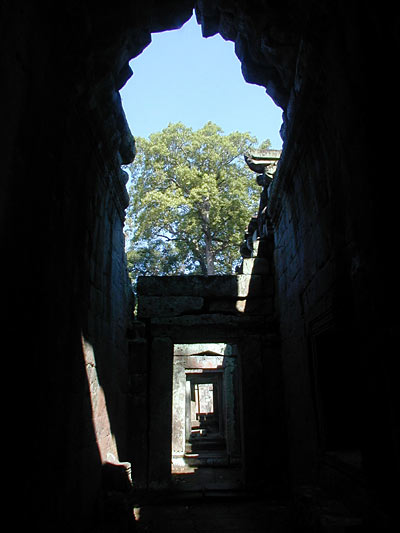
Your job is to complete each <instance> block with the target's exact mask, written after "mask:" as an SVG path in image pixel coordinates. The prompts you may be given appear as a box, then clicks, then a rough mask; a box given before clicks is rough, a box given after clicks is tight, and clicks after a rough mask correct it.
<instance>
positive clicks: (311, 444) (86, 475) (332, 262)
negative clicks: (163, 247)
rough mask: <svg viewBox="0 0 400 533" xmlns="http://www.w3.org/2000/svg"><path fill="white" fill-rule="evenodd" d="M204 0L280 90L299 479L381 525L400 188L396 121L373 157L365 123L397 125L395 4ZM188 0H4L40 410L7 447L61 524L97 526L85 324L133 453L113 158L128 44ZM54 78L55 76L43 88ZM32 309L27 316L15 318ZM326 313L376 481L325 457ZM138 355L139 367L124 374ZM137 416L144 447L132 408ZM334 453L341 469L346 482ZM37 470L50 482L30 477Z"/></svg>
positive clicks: (293, 446)
mask: <svg viewBox="0 0 400 533" xmlns="http://www.w3.org/2000/svg"><path fill="white" fill-rule="evenodd" d="M197 5H198V10H199V13H200V16H201V20H202V21H203V27H204V28H205V30H206V31H207V32H211V33H212V32H213V31H216V29H217V28H219V29H220V31H221V32H222V31H224V32H226V33H225V35H226V36H230V35H232V36H233V33H234V30H233V29H232V28H233V27H237V28H238V31H237V33H236V34H235V36H236V37H238V36H240V39H239V43H238V44H237V48H238V50H239V51H240V54H241V57H242V58H243V64H244V65H245V67H244V69H245V71H246V76H248V77H249V80H250V81H251V76H255V77H256V76H259V77H257V78H254V79H257V80H261V79H264V81H265V83H266V84H267V83H270V87H269V90H270V91H271V95H272V94H274V98H276V99H277V101H279V102H280V103H281V104H282V105H283V106H284V107H285V128H284V132H283V134H284V138H285V145H284V154H283V157H282V159H281V163H280V167H279V169H278V180H276V182H275V186H274V187H273V188H272V189H271V191H270V197H269V202H270V205H269V213H270V216H271V220H272V222H273V224H274V230H275V242H276V248H275V264H276V269H277V272H278V276H277V285H276V286H277V302H278V304H279V311H280V326H281V328H280V329H281V336H282V357H281V359H280V363H281V364H282V367H283V385H284V386H283V390H284V392H285V406H286V407H285V417H284V421H285V425H286V427H287V430H288V442H289V446H288V448H289V456H290V461H288V463H287V464H288V471H289V474H290V476H289V477H290V479H291V481H292V486H293V487H296V486H299V485H301V484H303V483H310V482H315V481H316V477H318V480H319V481H324V480H325V482H326V483H325V485H328V487H330V488H331V489H333V491H334V492H335V490H336V494H338V493H340V494H341V495H342V496H343V495H346V497H347V496H349V499H350V500H354V499H356V500H358V503H359V502H360V501H361V502H362V505H361V507H362V509H363V510H364V511H363V512H364V516H367V519H368V521H369V523H372V527H374V526H375V529H377V528H378V529H383V526H382V524H383V525H384V524H385V522H384V518H382V516H383V517H385V516H386V515H387V514H389V516H390V514H391V513H392V514H393V515H394V512H393V511H394V510H395V509H396V495H397V486H398V483H397V481H396V476H397V473H396V467H395V465H396V464H398V431H397V425H396V424H397V420H398V411H397V408H396V403H395V397H396V394H395V391H396V390H397V389H396V387H395V376H396V375H397V374H396V372H395V371H394V361H393V350H392V347H391V345H390V342H389V341H390V339H392V338H393V337H394V331H395V323H394V322H395V321H394V315H393V314H392V313H391V312H389V311H388V310H389V309H390V304H391V303H392V298H393V297H392V294H393V290H392V289H393V286H395V280H396V273H395V267H396V262H395V261H389V260H388V261H382V258H384V257H387V256H388V251H390V250H391V249H392V247H393V242H394V241H395V239H394V238H393V228H394V227H395V226H394V224H395V223H396V204H395V201H396V199H397V194H396V191H395V189H394V187H393V183H394V181H395V180H391V179H390V177H391V176H392V175H393V169H395V168H396V165H397V163H396V155H395V154H396V153H397V152H396V142H397V140H396V139H395V138H391V137H386V138H385V141H386V143H385V144H386V147H385V157H384V158H382V154H381V152H380V151H379V150H377V151H373V150H371V142H370V138H369V131H381V130H383V131H389V130H390V127H391V126H392V124H393V123H394V124H396V123H397V122H396V120H397V110H396V109H394V108H392V110H391V115H390V117H388V116H387V115H386V114H385V115H383V114H381V111H380V110H375V109H372V110H371V109H370V107H369V103H370V101H371V99H372V98H374V99H376V100H381V101H382V102H388V101H389V102H394V101H395V88H396V86H397V85H396V83H395V81H394V76H393V74H392V73H393V71H394V69H393V65H392V63H391V59H390V54H389V53H388V51H393V50H394V51H395V52H396V53H397V51H398V37H397V35H398V32H397V29H398V26H397V21H396V17H392V16H391V15H392V14H391V13H390V10H388V11H384V10H382V11H381V18H380V17H377V16H376V12H375V11H374V9H375V6H372V5H371V6H364V7H363V9H362V10H361V9H359V6H358V5H356V4H351V5H349V4H348V3H346V4H344V3H341V2H339V3H337V2H335V3H324V4H323V5H320V4H318V5H316V4H315V2H306V3H304V2H284V3H283V4H280V5H279V6H278V7H275V4H274V5H273V6H272V5H271V3H270V2H252V3H251V4H249V3H248V2H246V3H245V2H243V3H242V2H236V3H234V4H232V3H230V2H220V3H217V4H215V3H211V2H201V3H200V2H198V4H197ZM182 6H184V7H182ZM192 7H193V5H192V3H191V2H188V3H186V2H184V3H182V2H168V3H165V2H156V3H147V4H146V5H139V4H136V3H131V2H123V3H118V5H113V6H109V7H108V8H107V7H104V8H102V7H101V8H100V7H99V6H98V5H96V6H95V5H94V4H89V3H85V4H84V5H82V4H77V3H72V2H71V3H67V4H65V5H64V6H63V9H64V11H63V15H64V16H60V14H59V13H55V12H54V11H53V10H52V9H51V8H49V6H47V5H44V4H40V5H39V6H37V5H33V4H32V5H29V4H26V3H24V4H23V5H22V7H21V4H17V3H15V2H3V4H2V10H3V11H2V14H4V18H3V19H2V20H5V21H7V23H3V26H2V37H1V38H2V40H3V43H4V46H2V48H1V59H2V65H3V66H4V72H8V73H9V77H7V82H6V83H5V84H4V85H2V90H3V91H4V93H5V97H4V98H3V99H2V100H1V103H2V111H3V121H2V127H4V128H5V131H6V135H5V136H4V142H3V143H2V145H1V148H2V150H3V152H4V154H3V156H2V164H3V178H4V179H3V182H2V186H3V191H2V192H3V193H4V194H2V195H1V202H2V207H3V209H2V216H3V221H4V222H5V224H4V228H5V229H4V234H3V235H2V241H1V242H2V244H3V246H4V257H5V258H7V259H6V260H5V261H4V263H3V265H2V266H3V268H4V279H5V280H6V281H7V283H6V287H5V289H6V293H7V294H6V301H7V310H8V313H7V315H6V317H5V322H4V326H5V330H6V331H7V332H8V335H9V336H10V338H13V339H18V343H17V344H18V346H17V347H16V351H17V352H18V356H19V357H20V361H21V364H20V365H19V369H18V378H19V386H20V387H19V388H20V391H21V393H20V394H21V401H25V404H26V405H29V408H30V410H31V412H32V413H35V414H37V413H40V415H39V422H38V418H37V417H35V416H32V417H30V416H25V417H23V418H24V420H23V423H22V425H21V417H20V416H18V417H17V422H16V418H15V417H14V420H10V424H9V426H8V427H9V435H10V436H11V437H14V442H13V445H12V449H13V450H14V453H15V456H18V457H28V460H29V466H30V468H28V469H27V472H26V476H25V479H24V487H25V491H24V496H23V499H24V501H26V502H27V505H31V512H30V513H28V512H27V513H26V515H27V517H28V520H34V518H33V517H35V516H36V517H37V516H38V514H39V515H40V520H38V522H39V523H41V524H44V523H45V524H50V526H49V527H50V528H52V529H55V528H56V527H58V526H60V523H61V524H62V525H63V526H65V527H66V529H68V527H69V529H71V528H74V529H75V530H77V529H78V528H77V527H76V524H78V523H79V524H82V523H84V525H87V524H88V521H90V520H92V519H93V516H94V515H95V514H96V513H95V512H94V510H95V500H96V497H97V494H98V488H99V484H100V473H101V458H100V457H99V452H98V449H97V443H96V435H95V433H94V430H93V423H92V413H91V409H90V401H89V397H88V383H87V377H86V373H85V366H84V363H83V354H82V342H81V335H82V333H83V335H84V338H85V339H86V341H87V342H88V343H89V344H90V345H91V346H92V347H93V350H94V353H95V355H96V359H98V360H97V364H98V368H97V372H96V374H97V376H98V378H99V380H100V385H101V387H102V389H103V390H104V395H105V398H106V400H107V405H108V407H109V408H110V431H112V432H113V434H114V435H115V436H116V442H117V444H118V448H119V449H118V452H119V454H120V459H121V460H125V459H126V458H127V457H128V455H129V454H128V451H127V450H128V447H129V446H128V445H127V442H126V441H127V438H126V435H125V433H126V419H127V416H126V405H127V403H128V398H129V394H130V392H131V390H133V389H134V390H135V391H136V392H137V393H138V396H140V393H141V392H142V390H141V387H142V385H143V384H142V382H141V381H140V369H139V368H138V367H139V366H140V365H141V364H143V365H145V364H146V361H145V360H141V358H140V341H139V340H138V342H137V343H136V345H135V346H131V348H132V350H131V352H129V355H126V338H125V331H126V328H127V327H128V326H129V324H126V322H125V319H124V318H123V317H124V316H125V310H127V309H129V303H128V295H127V294H126V290H125V283H124V281H123V280H124V277H123V274H122V275H120V274H121V272H123V243H121V240H120V237H121V224H122V222H121V219H122V217H121V213H123V209H124V202H126V196H125V192H124V186H123V185H124V183H123V182H124V177H123V175H121V173H120V166H121V164H122V163H124V162H128V161H129V160H130V159H131V158H132V156H133V150H132V143H131V142H130V139H131V138H130V134H129V132H128V131H127V129H126V123H125V121H124V117H123V115H122V114H121V112H120V102H119V98H118V89H119V87H121V85H122V84H123V83H124V81H125V80H126V79H127V77H128V75H129V72H128V71H127V69H126V65H127V62H128V60H129V58H131V57H132V56H133V55H134V54H135V53H139V52H140V50H141V49H143V47H144V46H145V44H146V43H147V42H148V38H149V34H150V32H151V31H152V30H153V31H154V30H156V31H158V30H162V29H166V28H167V27H169V28H172V27H177V26H179V24H181V23H182V22H183V21H184V20H186V19H187V18H186V17H189V15H190V13H191V11H192ZM235 24H236V26H235ZM273 27H274V28H275V29H274V30H273V31H272V28H273ZM221 28H224V29H223V30H222V29H221ZM282 28H283V29H282ZM285 29H287V32H285ZM264 30H265V32H266V35H265V36H264V37H265V38H264V39H262V38H261V35H264V34H263V31H264ZM229 32H232V33H229ZM285 35H286V36H288V40H287V41H285ZM274 43H275V44H276V47H274ZM265 53H267V54H270V56H272V57H273V58H274V60H276V61H277V63H278V64H281V65H285V67H281V70H280V71H279V67H278V69H277V71H278V72H280V75H279V76H278V75H277V73H276V72H275V70H276V69H275V70H274V68H273V65H274V61H273V60H272V59H271V58H270V59H269V60H268V61H267V63H266V64H264V63H263V62H261V61H260V60H258V59H259V58H260V57H261V56H262V57H264V56H265ZM278 58H280V59H282V62H281V61H280V60H278ZM290 58H291V59H290ZM261 65H262V66H261ZM371 65H372V66H374V67H375V65H380V67H381V68H380V81H381V83H380V84H379V85H377V86H374V87H373V88H372V87H371V83H370V76H371ZM55 80H57V83H58V89H59V91H58V92H55V91H51V90H49V88H53V87H54V84H55ZM285 80H286V81H285ZM281 82H282V84H281ZM286 89H287V91H286ZM110 132H112V135H110ZM55 170H56V176H55ZM33 173H35V175H37V176H38V178H37V179H35V180H33V179H32V174H33ZM377 176H378V177H380V176H383V177H384V186H377V179H376V178H377ZM379 185H380V184H379ZM21 190H23V193H24V194H21ZM16 213H23V214H24V216H21V217H16V215H15V214H16ZM99 213H100V216H99ZM9 221H12V223H11V224H10V223H9ZM27 221H28V223H27ZM22 238H23V240H24V245H25V246H24V252H25V254H26V256H27V257H30V258H31V260H30V265H29V266H30V268H29V274H27V268H26V266H25V263H24V262H22V261H20V260H19V258H20V256H21V249H20V248H21V239H22ZM105 250H107V253H105ZM324 317H325V318H326V319H327V322H324ZM28 324H29V326H30V329H32V330H33V333H32V335H29V336H28V335H21V330H22V331H25V330H26V328H27V325H28ZM324 324H325V325H329V328H327V329H328V330H329V331H327V333H328V335H327V337H325V338H328V337H329V335H330V334H331V333H332V334H335V332H337V331H341V332H342V333H343V337H346V338H348V333H352V334H353V340H352V343H353V344H351V345H350V344H347V347H349V346H355V348H354V349H350V350H348V357H349V358H352V361H355V362H356V370H357V376H358V377H359V380H358V384H359V388H358V389H357V391H359V392H360V398H361V412H360V417H359V420H360V422H361V425H362V454H363V456H362V457H363V462H364V465H365V466H366V470H365V472H366V474H367V476H366V477H367V482H364V480H363V478H362V477H361V478H360V477H357V476H358V474H357V472H354V470H351V469H350V470H349V469H348V468H347V470H346V469H345V468H343V464H341V465H339V466H338V465H337V464H332V463H331V464H328V463H327V462H326V461H325V462H322V463H320V462H318V459H319V451H320V450H319V449H318V438H317V437H318V435H317V426H316V417H315V410H314V405H313V397H312V392H311V391H312V390H313V387H312V376H311V374H310V368H312V367H311V365H310V364H309V361H308V356H309V355H310V349H309V341H310V344H311V345H312V344H313V343H314V341H317V343H318V339H316V338H315V337H316V335H317V333H318V334H319V333H321V327H322V326H323V325H324ZM319 340H321V339H319ZM322 344H323V343H320V346H321V345H322ZM325 344H329V343H325ZM339 344H340V343H339ZM354 354H356V355H357V354H359V355H360V357H359V358H358V357H354ZM317 357H318V356H317ZM14 361H15V359H14V358H13V360H12V362H13V368H12V371H10V373H9V375H14V374H13V372H15V365H14ZM344 364H345V363H344ZM129 365H130V366H132V367H134V372H131V374H133V375H135V376H136V378H135V379H136V381H135V380H133V381H131V382H128V380H127V377H126V376H127V375H128V373H127V372H126V368H127V366H129ZM278 366H279V365H278ZM19 415H20V413H19ZM38 424H39V430H38ZM135 431H136V435H139V437H140V439H142V438H143V445H144V446H145V445H146V442H145V438H146V428H143V426H142V421H141V420H140V419H138V420H135ZM27 436H29V437H30V438H29V439H27ZM11 437H10V438H11ZM27 441H28V443H27ZM396 461H397V462H396ZM316 464H317V465H318V466H319V470H318V471H317V474H318V476H316V475H315V474H316V471H315V469H313V467H314V466H315V465H316ZM347 466H348V465H347ZM134 468H135V466H134V465H133V476H134V475H135V471H134ZM340 468H342V470H340ZM339 471H340V472H341V474H343V473H344V474H346V475H344V477H342V478H341V479H342V481H343V480H344V481H343V483H342V482H341V481H340V479H339V476H338V474H337V473H338V472H339ZM350 471H351V472H350ZM349 472H350V475H348V476H347V474H349ZM346 476H347V477H346ZM38 480H41V481H42V486H43V487H44V489H45V491H44V492H43V491H38V490H36V489H37V483H38ZM54 487H57V490H52V489H53V488H54ZM355 489H356V490H355ZM363 492H364V494H363ZM16 493H18V494H20V480H19V479H18V490H17V491H16ZM365 493H366V494H367V495H366V496H365ZM43 494H46V504H47V505H46V509H45V510H44V511H43V512H42V511H41V510H43V496H42V495H43ZM355 496H357V498H354V497H355ZM301 502H302V503H304V500H301ZM356 503H357V502H356ZM371 509H372V511H371ZM382 509H383V511H382ZM85 522H86V524H85ZM376 524H378V526H377V527H376ZM381 526H382V527H381ZM79 527H81V526H79ZM81 529H82V530H83V529H84V526H82V527H81Z"/></svg>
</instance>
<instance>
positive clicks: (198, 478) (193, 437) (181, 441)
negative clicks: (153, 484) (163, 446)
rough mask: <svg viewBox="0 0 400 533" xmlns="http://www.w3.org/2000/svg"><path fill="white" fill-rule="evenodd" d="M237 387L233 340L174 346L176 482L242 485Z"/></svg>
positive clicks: (199, 486)
mask: <svg viewBox="0 0 400 533" xmlns="http://www.w3.org/2000/svg"><path fill="white" fill-rule="evenodd" d="M239 390H240V387H239V375H238V353H237V349H236V346H235V345H230V344H224V343H207V344H176V345H175V346H174V366H173V391H172V392H173V401H172V457H171V474H172V480H173V483H174V485H175V486H176V487H177V488H179V489H183V490H203V491H204V490H231V489H236V488H239V487H240V486H241V483H242V474H241V421H240V396H239Z"/></svg>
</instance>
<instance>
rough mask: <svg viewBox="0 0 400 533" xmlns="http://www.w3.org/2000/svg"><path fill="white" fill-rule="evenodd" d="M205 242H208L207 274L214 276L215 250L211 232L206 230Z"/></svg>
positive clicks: (206, 249) (206, 250)
mask: <svg viewBox="0 0 400 533" xmlns="http://www.w3.org/2000/svg"><path fill="white" fill-rule="evenodd" d="M205 242H206V248H205V252H206V266H207V275H208V276H213V275H214V274H215V270H214V252H213V249H212V241H211V235H210V232H206V234H205Z"/></svg>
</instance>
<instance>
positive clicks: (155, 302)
mask: <svg viewBox="0 0 400 533" xmlns="http://www.w3.org/2000/svg"><path fill="white" fill-rule="evenodd" d="M203 305H204V299H203V298H201V297H200V296H169V297H167V298H166V297H163V296H140V298H139V299H138V317H140V318H151V317H160V316H171V315H172V316H173V315H181V314H184V313H185V314H188V313H193V312H196V311H200V310H201V309H202V307H203Z"/></svg>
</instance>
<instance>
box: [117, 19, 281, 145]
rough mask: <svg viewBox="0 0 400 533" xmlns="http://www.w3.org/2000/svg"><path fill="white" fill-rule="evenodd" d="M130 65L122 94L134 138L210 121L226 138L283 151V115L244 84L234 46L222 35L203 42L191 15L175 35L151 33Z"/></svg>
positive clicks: (254, 87) (196, 126) (260, 90)
mask: <svg viewBox="0 0 400 533" xmlns="http://www.w3.org/2000/svg"><path fill="white" fill-rule="evenodd" d="M130 66H131V69H132V70H133V76H132V77H131V78H130V79H129V80H128V82H127V83H126V85H125V86H124V87H123V88H122V89H121V91H120V93H121V97H122V105H123V108H124V110H125V114H126V117H127V120H128V123H129V126H130V129H131V131H132V134H133V135H134V137H148V135H150V134H151V133H154V132H156V131H160V130H162V129H163V128H165V127H167V126H168V124H169V123H170V122H183V123H184V124H185V125H186V126H189V127H191V128H193V129H195V130H197V129H199V128H201V127H202V126H203V125H204V124H205V123H206V122H208V121H212V122H214V123H216V124H218V125H219V126H221V128H222V129H223V130H224V132H225V133H226V134H228V133H230V132H232V131H240V132H250V133H251V134H252V135H254V136H255V137H256V138H257V139H258V142H259V143H261V142H262V141H264V140H265V139H270V141H271V143H272V148H275V149H281V148H282V140H281V138H280V135H279V129H280V127H281V124H282V110H281V109H280V108H279V107H277V106H276V105H275V104H274V102H273V101H272V99H271V98H270V97H269V96H268V95H267V94H266V92H265V89H264V87H260V86H258V85H251V84H249V83H246V82H245V81H244V78H243V75H242V73H241V69H240V61H239V60H238V58H237V57H236V55H235V52H234V43H232V42H229V41H224V40H223V39H222V37H221V36H220V35H216V36H214V37H209V38H207V39H204V38H203V37H202V35H201V28H200V26H199V25H198V24H197V22H196V18H195V17H194V16H193V17H192V18H191V19H190V21H188V22H187V23H186V24H185V25H184V26H183V27H182V28H181V29H179V30H174V31H169V32H163V33H154V34H153V35H152V42H151V44H150V45H149V46H148V47H147V48H145V50H144V51H143V52H142V54H141V55H140V56H138V57H137V58H135V59H133V60H132V61H131V62H130Z"/></svg>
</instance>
